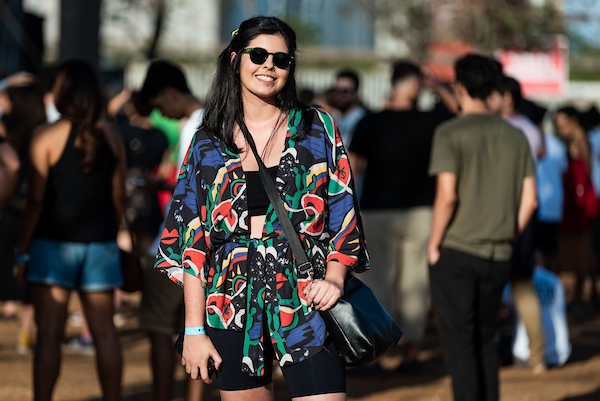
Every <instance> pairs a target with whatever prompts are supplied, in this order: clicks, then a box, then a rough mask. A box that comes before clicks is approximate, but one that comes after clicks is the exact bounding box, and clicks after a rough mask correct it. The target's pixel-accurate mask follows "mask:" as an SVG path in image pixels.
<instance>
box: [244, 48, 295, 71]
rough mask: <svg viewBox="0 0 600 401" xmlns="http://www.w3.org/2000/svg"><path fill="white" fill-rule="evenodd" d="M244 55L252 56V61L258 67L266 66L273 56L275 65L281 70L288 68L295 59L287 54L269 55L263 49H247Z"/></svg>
mask: <svg viewBox="0 0 600 401" xmlns="http://www.w3.org/2000/svg"><path fill="white" fill-rule="evenodd" d="M242 53H247V54H250V60H251V61H252V62H253V63H254V64H257V65H262V64H264V63H265V61H267V58H269V56H273V64H274V65H275V67H277V68H281V69H282V70H285V69H286V68H288V67H289V66H290V64H291V63H292V60H293V59H294V56H290V55H289V54H287V53H284V52H277V53H269V52H268V51H266V50H265V49H263V48H262V47H246V48H245V49H244V50H242Z"/></svg>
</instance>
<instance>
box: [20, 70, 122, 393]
mask: <svg viewBox="0 0 600 401" xmlns="http://www.w3.org/2000/svg"><path fill="white" fill-rule="evenodd" d="M53 94H54V98H55V103H56V108H57V110H58V111H59V112H60V114H61V116H62V117H61V118H60V119H59V120H58V121H56V122H55V123H53V124H50V125H47V126H45V127H43V128H42V129H40V130H39V131H38V132H36V133H35V134H34V137H33V139H32V142H31V147H30V162H31V167H30V178H29V189H28V193H27V200H26V205H25V209H24V213H23V216H24V219H23V224H22V227H21V233H20V237H19V241H18V253H17V256H16V261H17V264H16V269H18V271H19V273H20V276H21V277H25V276H26V277H27V280H28V281H29V283H30V284H31V286H32V291H33V304H34V307H35V319H36V323H37V327H38V331H37V346H36V349H35V357H34V364H33V382H34V399H35V400H36V401H42V400H43V401H48V400H50V399H51V398H52V392H53V390H54V386H55V384H56V380H57V379H58V375H59V371H60V362H61V352H60V346H61V342H62V340H63V337H64V327H65V321H66V318H67V306H68V301H69V295H70V293H71V291H72V290H76V291H77V292H78V295H79V298H80V300H81V304H82V306H83V309H84V311H85V315H86V316H87V318H88V324H89V328H90V331H91V334H92V337H93V340H94V345H95V346H96V351H97V352H96V358H97V364H96V366H97V369H98V376H99V378H100V384H101V387H102V393H103V400H105V401H113V400H114V401H116V400H119V399H120V387H121V371H122V356H121V348H120V344H119V339H118V336H117V331H116V329H115V326H114V324H113V312H114V306H113V292H114V289H115V288H117V287H118V286H119V285H121V282H122V277H121V270H120V263H119V250H118V248H117V244H116V235H117V229H118V227H119V224H120V222H121V219H122V216H123V210H124V176H125V168H124V157H123V155H124V150H123V145H122V142H121V140H120V137H119V136H118V134H117V133H116V132H115V131H113V130H112V129H111V128H110V127H109V125H107V124H106V123H105V122H104V121H103V120H102V118H101V117H102V114H103V99H102V96H101V92H100V85H99V82H98V78H97V76H96V73H95V71H94V69H93V68H92V67H91V65H89V64H88V63H86V62H83V61H78V60H70V61H66V62H64V63H63V64H61V65H60V66H58V68H57V71H56V80H55V84H54V88H53ZM27 262H28V263H27ZM26 268H27V270H28V272H27V273H26V272H25V270H26Z"/></svg>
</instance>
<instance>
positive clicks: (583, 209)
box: [554, 106, 598, 303]
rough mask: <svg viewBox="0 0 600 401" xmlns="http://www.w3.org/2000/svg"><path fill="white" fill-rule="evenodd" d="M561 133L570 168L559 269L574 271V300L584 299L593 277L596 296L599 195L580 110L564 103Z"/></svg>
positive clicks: (559, 117) (556, 122)
mask: <svg viewBox="0 0 600 401" xmlns="http://www.w3.org/2000/svg"><path fill="white" fill-rule="evenodd" d="M554 125H555V127H556V131H557V133H558V135H559V136H560V137H561V138H562V139H563V141H565V143H566V146H567V155H568V168H567V172H566V174H565V175H564V177H563V188H564V212H563V219H562V221H561V224H560V237H559V238H560V242H559V249H558V263H557V267H558V270H559V271H572V272H574V273H575V276H576V279H575V289H574V294H573V301H574V302H576V303H580V302H583V300H584V295H583V289H584V285H585V282H586V280H587V279H591V281H592V286H591V297H592V299H596V297H597V290H596V285H595V270H596V269H595V264H594V263H595V262H594V257H593V253H592V250H591V246H590V243H589V235H590V232H591V230H592V224H593V220H594V218H595V217H596V216H597V215H598V199H597V197H596V193H595V190H594V186H593V183H592V176H591V174H592V172H591V171H592V170H591V169H592V162H591V157H592V154H591V147H590V142H589V140H588V137H587V133H586V130H585V128H584V124H583V122H582V116H581V114H580V113H579V112H578V111H577V110H576V109H575V108H574V107H572V106H565V107H561V108H559V109H558V110H557V111H556V114H555V116H554Z"/></svg>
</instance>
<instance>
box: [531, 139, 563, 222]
mask: <svg viewBox="0 0 600 401" xmlns="http://www.w3.org/2000/svg"><path fill="white" fill-rule="evenodd" d="M545 139H546V154H545V155H544V157H542V158H540V159H539V160H538V161H537V164H536V183H537V193H538V203H539V205H538V212H537V213H538V219H539V220H540V221H543V222H546V223H559V222H560V221H561V220H562V215H563V200H564V190H563V182H562V178H563V174H564V173H565V171H567V168H568V163H569V162H568V159H567V149H566V148H565V145H564V144H563V143H562V141H561V140H560V139H558V138H557V137H556V136H554V135H550V134H546V135H545Z"/></svg>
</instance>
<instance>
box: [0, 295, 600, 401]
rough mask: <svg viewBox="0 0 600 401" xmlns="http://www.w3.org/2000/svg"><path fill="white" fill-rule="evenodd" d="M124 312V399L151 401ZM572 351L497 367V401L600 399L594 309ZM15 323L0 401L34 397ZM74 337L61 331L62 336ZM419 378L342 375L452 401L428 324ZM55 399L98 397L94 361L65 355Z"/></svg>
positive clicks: (376, 387) (361, 394)
mask: <svg viewBox="0 0 600 401" xmlns="http://www.w3.org/2000/svg"><path fill="white" fill-rule="evenodd" d="M127 301H128V302H127V303H126V304H125V306H124V307H122V310H121V313H122V314H123V315H124V316H125V318H126V319H125V322H124V323H125V324H124V325H123V326H122V327H121V328H120V333H121V339H122V344H123V351H124V361H125V366H124V376H123V400H124V401H142V400H144V401H145V400H151V392H150V391H151V387H150V384H151V375H150V368H149V362H148V353H149V346H148V340H147V339H146V337H145V335H144V334H143V333H142V332H140V331H139V330H137V329H136V325H137V317H136V310H137V305H138V297H136V296H135V295H134V296H130V297H129V298H128V300H127ZM569 326H570V335H571V341H572V344H573V353H572V356H571V358H570V360H569V362H568V363H567V364H566V365H565V366H563V367H561V368H556V369H551V370H549V371H548V372H547V373H544V374H542V375H536V376H534V375H532V374H531V372H530V371H529V370H527V369H525V368H517V367H513V366H503V367H502V368H501V372H500V376H501V379H500V380H501V399H502V400H503V401H529V400H531V401H598V400H600V310H599V309H598V308H595V309H594V308H592V307H579V308H577V309H575V310H573V311H572V312H570V314H569ZM17 332H18V324H17V322H16V321H14V320H12V321H7V320H0V400H1V401H25V400H31V399H32V392H31V365H32V356H31V355H19V354H17V352H16V351H15V345H16V337H17ZM76 332H77V328H76V327H71V326H69V327H67V333H68V334H69V335H72V334H74V333H76ZM420 358H421V359H422V362H423V363H422V369H421V370H420V372H419V373H414V372H413V373H399V372H394V371H393V368H394V366H395V365H397V364H398V362H399V358H398V357H396V356H394V355H392V356H389V357H387V358H386V359H385V360H384V361H383V362H384V364H385V367H387V368H388V369H389V370H387V371H386V372H385V374H381V375H377V376H360V375H357V374H356V373H353V372H351V371H348V376H347V385H348V399H349V400H353V401H380V400H381V401H383V400H386V401H387V400H411V401H412V400H414V401H420V400H423V401H425V400H427V401H451V399H452V398H451V393H450V380H449V378H448V376H447V374H446V371H445V368H444V363H443V359H442V351H441V348H440V343H439V338H438V335H437V331H436V328H435V323H434V322H433V321H432V322H430V324H429V327H428V330H427V337H426V341H425V347H424V350H423V352H422V354H421V356H420ZM177 379H178V380H177V385H176V388H175V389H174V395H173V400H183V386H184V371H183V369H179V370H178V372H177ZM274 385H275V391H276V396H275V399H276V400H289V399H290V397H289V395H288V393H287V389H286V388H285V383H284V382H283V380H282V379H281V378H278V377H276V378H275V380H274ZM54 399H55V400H58V401H96V400H100V389H99V385H98V383H97V380H96V373H95V367H94V357H93V356H84V355H71V354H65V355H64V356H63V365H62V371H61V375H60V379H59V382H58V384H57V387H56V391H55V397H54ZM218 399H219V393H218V389H217V388H216V386H215V385H214V384H212V385H210V386H207V388H206V391H205V396H204V400H205V401H215V400H218Z"/></svg>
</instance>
